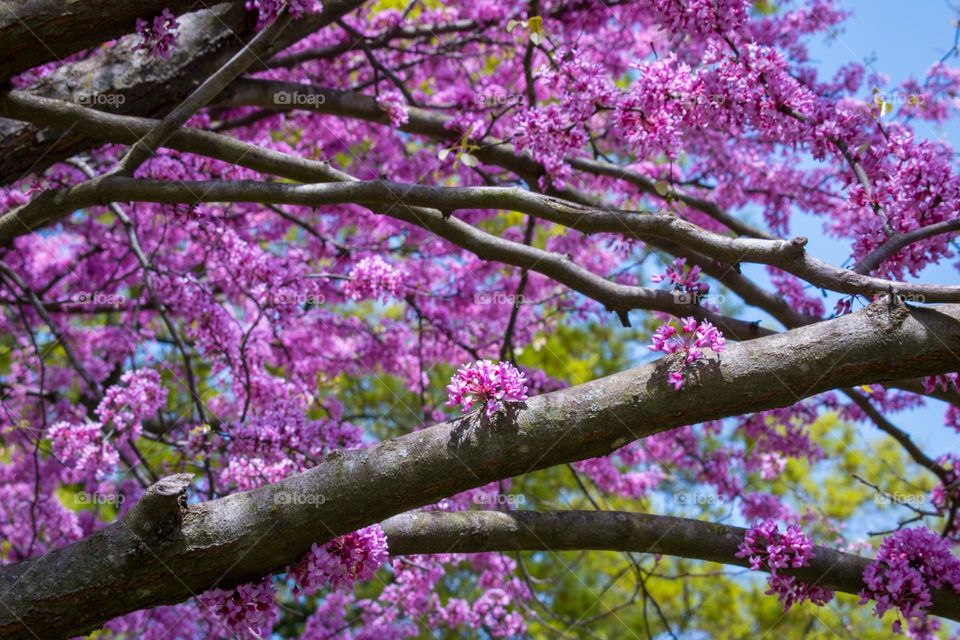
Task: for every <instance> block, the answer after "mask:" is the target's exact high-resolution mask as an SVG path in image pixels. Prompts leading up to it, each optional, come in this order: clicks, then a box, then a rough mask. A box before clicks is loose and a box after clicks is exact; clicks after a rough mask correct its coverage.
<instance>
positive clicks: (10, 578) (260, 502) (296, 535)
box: [0, 302, 960, 637]
mask: <svg viewBox="0 0 960 640" xmlns="http://www.w3.org/2000/svg"><path fill="white" fill-rule="evenodd" d="M958 352H960V306H958V305H944V306H940V307H936V308H926V309H909V308H907V307H905V306H902V305H893V306H891V305H890V304H888V303H887V302H877V303H874V304H873V305H871V306H870V307H867V308H866V309H865V310H863V311H861V312H858V313H855V314H850V315H847V316H843V317H841V318H837V319H834V320H829V321H825V322H821V323H817V324H814V325H810V326H807V327H803V328H800V329H795V330H793V331H789V332H786V333H783V334H777V335H774V336H769V337H766V338H760V339H758V340H753V341H750V342H746V343H741V344H736V345H733V346H731V347H730V348H729V349H728V350H727V351H725V352H724V353H723V358H722V359H717V358H716V357H715V356H711V357H710V358H709V361H708V362H706V363H703V365H704V366H700V367H695V368H692V369H691V370H690V371H688V372H687V377H688V382H687V384H686V385H685V386H684V388H683V390H682V391H680V392H675V391H673V390H672V387H671V386H670V385H669V384H668V382H667V373H668V371H669V370H670V369H675V368H678V367H680V366H681V364H680V361H679V360H680V359H682V356H681V354H674V356H670V357H667V358H665V359H663V360H660V361H658V362H655V363H652V364H649V365H645V366H642V367H639V368H636V369H632V370H630V371H626V372H623V373H620V374H616V375H613V376H609V377H606V378H602V379H599V380H595V381H593V382H590V383H587V384H583V385H579V386H576V387H572V388H569V389H565V390H562V391H557V392H554V393H549V394H545V395H541V396H536V397H533V398H531V399H530V400H529V401H527V402H526V403H525V405H524V406H523V407H520V408H516V409H515V410H511V411H509V412H508V413H505V414H500V415H498V417H497V418H496V419H494V420H493V421H484V420H482V419H481V418H480V417H479V414H472V415H469V416H465V417H462V418H459V419H456V420H452V421H450V422H445V423H442V424H438V425H435V426H433V427H429V428H426V429H423V430H420V431H417V432H415V433H411V434H408V435H405V436H402V437H399V438H395V439H392V440H387V441H384V442H382V443H380V444H378V445H375V446H372V447H369V448H366V449H362V450H353V451H345V452H342V453H336V454H334V455H331V456H329V457H328V458H327V459H326V460H325V461H324V462H322V463H321V464H320V465H318V466H317V467H315V468H313V469H311V470H309V471H306V472H303V473H300V474H297V475H294V476H291V477H289V478H287V479H285V480H282V481H280V482H277V483H274V484H269V485H264V486H261V487H259V488H257V489H254V490H252V491H247V492H242V493H237V494H233V495H230V496H227V497H225V498H221V499H218V500H213V501H210V502H203V503H200V504H193V505H189V506H188V507H187V508H186V510H185V511H184V513H183V514H182V524H181V526H180V528H179V529H178V530H177V531H175V532H171V533H170V534H169V535H167V536H165V537H164V538H163V539H162V540H161V541H159V542H154V543H150V542H144V541H143V540H141V539H137V538H135V537H133V536H132V534H131V532H130V530H129V528H127V527H125V526H124V525H123V523H122V521H121V522H120V523H115V524H113V525H111V526H109V527H107V528H105V529H103V530H101V531H99V532H97V533H94V534H93V535H91V536H89V537H88V538H85V539H83V540H81V541H78V542H76V543H73V544H71V545H69V546H67V547H64V548H61V549H58V550H55V551H52V552H50V553H47V554H45V555H43V556H41V557H39V558H34V559H31V560H28V561H25V562H21V563H18V564H14V565H8V566H5V567H0V601H2V602H3V603H4V604H5V608H0V637H11V636H15V635H17V634H20V633H22V632H23V628H24V626H26V627H29V628H33V629H35V630H41V631H42V632H43V633H44V634H46V635H50V636H53V635H58V634H59V635H61V636H66V635H76V634H79V633H82V632H85V631H88V630H90V629H92V628H95V627H96V626H98V625H100V624H102V623H103V622H105V621H107V620H109V619H111V618H113V617H115V616H117V615H121V614H124V613H127V612H130V611H134V610H139V609H143V608H145V607H150V606H154V605H158V604H165V603H173V602H179V601H182V600H185V599H186V598H188V597H190V596H191V595H193V594H195V593H198V592H200V591H203V590H206V589H209V588H211V587H213V586H215V585H217V584H220V585H232V584H238V583H241V582H247V581H250V580H253V579H257V578H259V577H261V576H263V575H265V574H267V573H271V572H276V571H281V570H283V568H284V567H285V566H286V565H288V564H289V563H291V562H294V561H296V560H297V559H298V558H299V557H300V556H302V554H303V553H305V552H306V551H307V550H308V549H309V548H310V545H311V544H313V543H314V542H323V541H326V540H329V539H330V538H331V537H332V536H336V535H342V534H344V533H347V532H349V531H353V530H356V529H358V528H360V527H363V526H366V525H369V524H372V523H375V522H380V521H382V520H384V519H386V518H388V517H390V516H393V515H396V514H398V513H403V512H405V511H409V510H411V509H415V508H417V507H420V506H423V505H426V504H430V503H432V502H436V501H437V500H439V499H442V498H444V497H447V496H451V495H454V494H456V493H459V492H461V491H464V490H466V489H469V488H472V487H477V486H482V485H484V484H487V483H489V482H493V481H496V480H500V479H503V478H508V477H513V476H517V475H522V474H524V473H528V472H530V471H533V470H536V469H542V468H547V467H551V466H554V465H557V464H563V463H567V462H571V461H575V460H583V459H587V458H592V457H596V456H601V455H606V454H609V453H611V452H612V451H615V450H616V449H618V448H619V447H622V446H623V445H625V444H627V443H629V442H631V441H634V440H637V439H639V438H644V437H646V436H649V435H652V434H654V433H659V432H663V431H666V430H669V429H673V428H675V427H678V426H682V425H686V424H694V423H697V422H703V421H705V420H712V419H719V418H723V417H727V416H731V415H740V414H743V413H747V412H755V411H760V410H764V409H770V408H774V407H782V406H787V405H791V404H793V403H795V402H797V401H798V400H800V399H802V398H805V397H809V396H812V395H815V394H817V393H820V392H822V391H825V390H828V389H833V388H839V387H851V386H857V385H862V384H870V383H883V382H888V381H891V380H894V379H899V378H905V377H913V376H921V375H933V374H939V373H943V372H947V371H951V370H955V369H956V368H957V364H958V359H957V356H956V353H958ZM273 531H280V532H282V536H277V535H276V534H271V532H273ZM171 574H172V575H171ZM173 576H175V578H174V577H173Z"/></svg>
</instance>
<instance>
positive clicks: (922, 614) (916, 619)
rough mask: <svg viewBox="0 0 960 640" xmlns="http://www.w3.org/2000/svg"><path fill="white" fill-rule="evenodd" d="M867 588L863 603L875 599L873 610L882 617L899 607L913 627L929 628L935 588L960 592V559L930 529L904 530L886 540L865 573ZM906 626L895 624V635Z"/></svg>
mask: <svg viewBox="0 0 960 640" xmlns="http://www.w3.org/2000/svg"><path fill="white" fill-rule="evenodd" d="M863 583H864V585H866V586H865V588H864V589H863V590H862V591H861V592H860V598H861V603H866V602H868V601H869V600H874V601H875V602H876V604H875V605H874V607H873V610H874V611H875V612H876V614H877V616H882V615H883V614H884V613H885V612H886V611H887V610H888V609H893V608H896V609H897V611H898V613H899V614H900V615H901V616H903V617H904V618H906V619H907V621H908V623H909V624H910V628H911V629H913V628H916V629H918V630H919V629H922V628H925V627H927V626H928V625H927V607H929V606H930V603H931V601H932V592H933V590H934V589H940V588H942V587H951V588H952V589H953V590H954V591H956V592H958V593H960V560H958V559H957V558H956V557H955V556H954V555H953V554H952V553H951V551H950V544H949V542H947V540H945V539H944V538H942V537H940V536H938V535H937V534H936V533H934V532H933V531H930V530H929V529H927V528H926V527H916V528H913V529H901V530H900V531H897V532H895V533H893V534H891V535H889V536H888V537H887V538H885V539H884V541H883V542H882V543H881V544H880V549H879V550H878V551H877V557H876V558H875V559H874V560H873V562H871V563H870V564H869V565H867V568H866V569H865V570H864V572H863ZM901 627H902V624H901V622H900V620H897V621H896V622H895V623H894V625H893V631H894V632H895V633H900V632H901Z"/></svg>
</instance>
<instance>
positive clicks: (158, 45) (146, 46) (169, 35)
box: [133, 9, 180, 58]
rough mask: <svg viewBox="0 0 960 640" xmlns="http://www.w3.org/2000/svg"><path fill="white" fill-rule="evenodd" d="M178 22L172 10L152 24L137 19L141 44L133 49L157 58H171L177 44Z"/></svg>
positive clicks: (154, 20) (165, 11) (165, 10)
mask: <svg viewBox="0 0 960 640" xmlns="http://www.w3.org/2000/svg"><path fill="white" fill-rule="evenodd" d="M179 26H180V23H179V22H178V21H177V18H176V16H174V15H173V14H172V13H171V12H170V9H164V10H163V13H161V14H160V15H158V16H156V17H154V19H153V21H152V22H147V21H146V20H143V19H140V18H138V19H137V34H138V35H139V36H140V42H139V44H137V46H135V47H134V48H133V50H134V51H146V52H147V53H149V54H150V55H151V56H154V57H156V58H169V57H170V55H171V53H172V50H173V47H174V46H175V45H176V44H177V33H176V31H177V28H178V27H179Z"/></svg>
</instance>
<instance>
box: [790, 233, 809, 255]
mask: <svg viewBox="0 0 960 640" xmlns="http://www.w3.org/2000/svg"><path fill="white" fill-rule="evenodd" d="M806 246H807V239H806V238H805V237H803V236H797V237H795V238H792V239H791V240H790V242H789V245H788V250H789V253H791V254H792V255H795V256H800V255H803V251H804V247H806Z"/></svg>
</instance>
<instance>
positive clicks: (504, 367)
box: [447, 360, 527, 418]
mask: <svg viewBox="0 0 960 640" xmlns="http://www.w3.org/2000/svg"><path fill="white" fill-rule="evenodd" d="M447 394H448V400H447V406H448V407H453V406H456V405H458V404H459V405H461V406H462V407H463V410H464V411H469V410H470V409H471V408H472V407H473V405H474V403H480V404H482V405H483V408H484V414H485V415H486V416H487V417H488V418H489V417H490V416H492V415H493V414H494V413H496V412H497V411H499V410H500V409H502V408H503V406H504V403H505V402H523V401H525V400H526V399H527V380H526V377H525V376H524V375H523V373H521V372H520V371H518V370H517V368H516V367H514V366H513V365H512V364H510V363H509V362H498V363H496V364H494V363H493V362H491V361H489V360H477V361H476V362H474V363H471V364H467V365H464V366H462V367H460V370H459V371H457V373H456V374H455V375H454V376H453V378H452V379H451V380H450V384H449V385H447Z"/></svg>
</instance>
